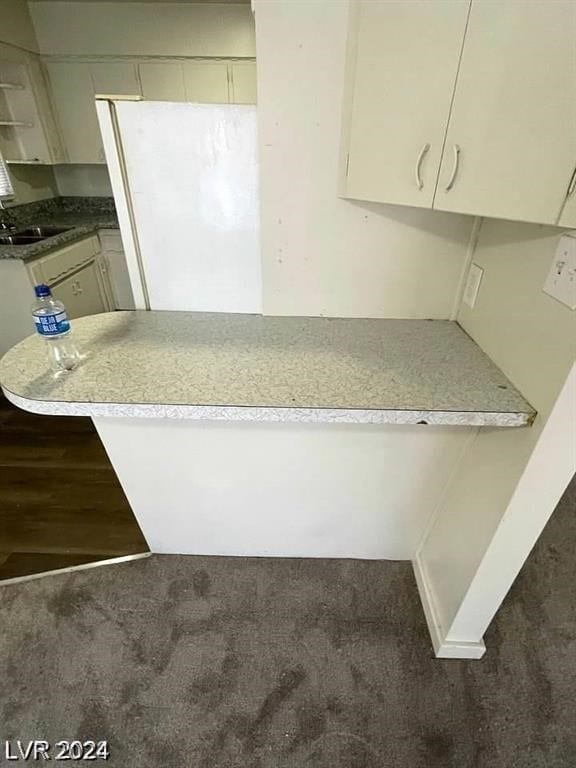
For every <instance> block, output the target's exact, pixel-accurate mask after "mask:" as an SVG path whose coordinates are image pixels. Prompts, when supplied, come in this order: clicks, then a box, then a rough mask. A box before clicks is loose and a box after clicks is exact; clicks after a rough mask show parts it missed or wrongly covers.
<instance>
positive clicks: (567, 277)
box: [543, 235, 576, 309]
mask: <svg viewBox="0 0 576 768" xmlns="http://www.w3.org/2000/svg"><path fill="white" fill-rule="evenodd" d="M543 290H544V293H547V294H548V295H549V296H552V297H553V298H554V299H557V300H558V301H561V302H562V304H565V305H566V306H567V307H570V309H576V237H574V236H572V235H562V237H561V238H560V240H559V241H558V247H557V249H556V253H555V254H554V261H553V262H552V266H551V267H550V272H549V273H548V277H547V278H546V282H545V283H544V288H543Z"/></svg>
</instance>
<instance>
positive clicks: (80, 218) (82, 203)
mask: <svg viewBox="0 0 576 768" xmlns="http://www.w3.org/2000/svg"><path fill="white" fill-rule="evenodd" d="M70 201H72V202H70ZM43 202H45V205H42V206H41V205H38V204H30V205H22V206H15V207H14V208H8V209H7V210H6V211H5V212H4V213H5V215H3V216H2V220H3V221H6V222H7V223H11V224H13V225H14V226H16V227H17V228H18V229H23V228H24V227H26V226H42V225H44V226H46V225H48V224H49V225H51V226H62V227H71V229H69V230H68V231H67V232H62V233H61V234H59V235H54V237H48V238H46V240H41V241H39V242H38V243H31V244H30V245H0V260H3V259H20V260H21V261H33V260H34V259H37V258H39V257H40V256H45V255H46V254H47V253H50V251H53V250H56V249H58V248H61V247H62V246H63V245H67V244H68V243H71V242H74V241H75V240H79V239H81V238H83V237H87V236H88V235H92V234H94V233H95V232H97V231H98V230H99V229H118V218H117V216H116V211H115V210H114V205H113V202H111V201H110V199H109V198H56V199H55V200H54V201H43Z"/></svg>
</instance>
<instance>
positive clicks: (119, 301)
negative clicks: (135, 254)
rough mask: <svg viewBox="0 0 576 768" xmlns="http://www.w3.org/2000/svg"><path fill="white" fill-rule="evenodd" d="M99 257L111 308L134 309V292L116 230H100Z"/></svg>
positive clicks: (120, 240)
mask: <svg viewBox="0 0 576 768" xmlns="http://www.w3.org/2000/svg"><path fill="white" fill-rule="evenodd" d="M99 236H100V259H101V264H102V267H101V268H102V271H103V273H104V276H105V278H106V283H107V284H108V285H109V286H110V289H111V297H110V304H111V308H112V309H135V304H134V294H133V293H132V285H131V283H130V275H129V273H128V267H127V265H126V256H125V255H124V246H123V245H122V237H121V236H120V232H118V230H101V231H100V233H99Z"/></svg>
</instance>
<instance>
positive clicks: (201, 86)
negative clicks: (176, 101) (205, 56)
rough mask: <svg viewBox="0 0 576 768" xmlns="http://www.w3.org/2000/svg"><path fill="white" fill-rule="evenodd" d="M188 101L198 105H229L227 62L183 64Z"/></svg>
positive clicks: (188, 62)
mask: <svg viewBox="0 0 576 768" xmlns="http://www.w3.org/2000/svg"><path fill="white" fill-rule="evenodd" d="M182 71H183V74H184V90H185V93H186V101H192V102H196V103H198V104H228V102H229V101H230V97H229V93H228V64H227V62H225V61H214V62H212V61H185V62H183V63H182Z"/></svg>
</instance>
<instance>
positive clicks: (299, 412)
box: [2, 387, 533, 427]
mask: <svg viewBox="0 0 576 768" xmlns="http://www.w3.org/2000/svg"><path fill="white" fill-rule="evenodd" d="M2 391H3V392H4V394H5V396H6V397H7V399H8V400H10V402H11V403H13V404H14V405H15V406H17V407H18V408H22V409H23V410H25V411H30V413H39V414H47V415H51V416H91V417H93V418H108V417H110V418H133V419H193V420H196V421H211V420H213V421H275V422H297V423H300V424H303V423H316V424H419V423H422V422H424V423H426V424H430V425H436V426H439V425H441V426H460V427H468V426H469V427H525V426H529V425H530V423H531V421H532V418H533V415H532V414H528V413H498V412H489V411H486V412H477V411H408V410H387V409H381V410H374V409H371V410H365V409H361V408H268V407H261V408H256V407H253V406H229V405H167V404H162V403H158V404H155V403H88V402H82V403H76V402H60V401H49V400H31V399H28V398H26V397H21V396H20V395H15V394H14V393H13V392H10V390H8V389H5V388H4V387H2Z"/></svg>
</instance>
